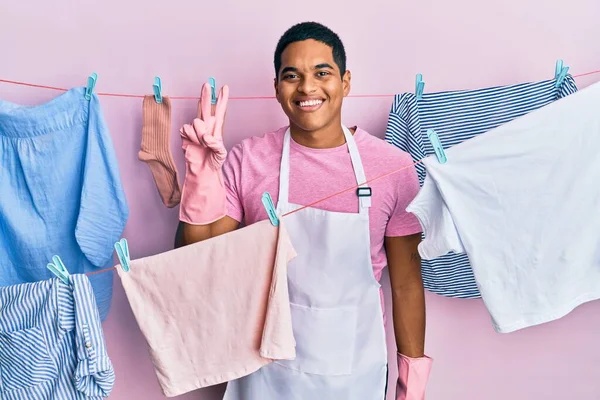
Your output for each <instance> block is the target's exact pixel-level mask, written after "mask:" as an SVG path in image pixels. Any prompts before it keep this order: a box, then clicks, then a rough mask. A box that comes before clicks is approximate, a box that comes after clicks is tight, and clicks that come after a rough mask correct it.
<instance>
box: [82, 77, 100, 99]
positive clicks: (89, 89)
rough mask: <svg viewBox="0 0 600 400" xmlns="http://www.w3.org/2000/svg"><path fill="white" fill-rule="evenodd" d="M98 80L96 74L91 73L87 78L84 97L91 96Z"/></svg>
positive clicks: (88, 97) (89, 97)
mask: <svg viewBox="0 0 600 400" xmlns="http://www.w3.org/2000/svg"><path fill="white" fill-rule="evenodd" d="M97 80H98V74H97V73H95V72H94V73H92V74H91V75H90V76H89V78H88V83H87V87H86V88H85V99H86V100H90V99H91V98H92V93H93V92H94V88H95V87H96V81H97Z"/></svg>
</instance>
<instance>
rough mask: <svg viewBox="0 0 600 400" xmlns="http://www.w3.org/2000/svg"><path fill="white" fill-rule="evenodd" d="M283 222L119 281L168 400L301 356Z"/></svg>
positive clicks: (138, 265) (177, 253)
mask: <svg viewBox="0 0 600 400" xmlns="http://www.w3.org/2000/svg"><path fill="white" fill-rule="evenodd" d="M295 257H296V253H295V250H294V248H293V247H292V244H291V242H290V239H289V237H288V234H287V231H286V230H285V227H284V225H283V220H282V219H280V223H279V227H274V226H273V225H271V223H270V222H269V221H268V220H264V221H261V222H257V223H255V224H252V225H249V226H247V227H244V228H241V229H238V230H236V231H233V232H230V233H227V234H224V235H220V236H216V237H214V238H211V239H209V240H206V241H202V242H198V243H195V244H192V245H188V246H185V247H182V248H179V249H175V250H171V251H168V252H165V253H161V254H158V255H155V256H151V257H146V258H141V259H137V260H132V261H131V262H130V270H129V271H128V272H125V271H123V269H122V268H121V267H120V266H117V271H118V274H119V276H120V278H121V281H122V283H123V287H124V288H125V293H126V295H127V298H128V300H129V303H130V304H131V308H132V310H133V313H134V315H135V318H136V320H137V323H138V325H139V327H140V329H141V331H142V333H143V335H144V337H145V338H146V341H147V343H148V345H149V348H150V355H151V358H152V361H153V363H154V368H155V370H156V375H157V377H158V381H159V383H160V385H161V387H162V390H163V393H164V394H165V396H167V397H172V396H177V395H180V394H183V393H186V392H189V391H192V390H195V389H198V388H201V387H205V386H210V385H216V384H219V383H222V382H227V381H230V380H233V379H236V378H239V377H242V376H245V375H248V374H251V373H252V372H254V371H256V370H258V369H260V368H261V367H262V366H264V365H266V364H268V363H270V362H272V361H273V360H288V359H293V358H295V356H296V352H295V341H294V336H293V331H292V320H291V312H290V303H289V295H288V286H287V263H288V262H289V261H291V260H292V259H293V258H295Z"/></svg>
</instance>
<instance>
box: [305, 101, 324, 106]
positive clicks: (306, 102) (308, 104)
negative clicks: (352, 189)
mask: <svg viewBox="0 0 600 400" xmlns="http://www.w3.org/2000/svg"><path fill="white" fill-rule="evenodd" d="M322 102H323V100H307V101H301V102H300V107H312V106H318V105H319V104H321V103H322Z"/></svg>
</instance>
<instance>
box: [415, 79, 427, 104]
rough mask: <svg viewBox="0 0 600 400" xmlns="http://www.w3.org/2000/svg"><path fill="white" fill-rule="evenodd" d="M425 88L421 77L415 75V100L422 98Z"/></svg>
mask: <svg viewBox="0 0 600 400" xmlns="http://www.w3.org/2000/svg"><path fill="white" fill-rule="evenodd" d="M424 88H425V82H423V75H422V74H417V79H416V83H415V94H416V95H417V99H421V98H422V97H423V89H424Z"/></svg>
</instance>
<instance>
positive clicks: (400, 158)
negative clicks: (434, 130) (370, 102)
mask: <svg viewBox="0 0 600 400" xmlns="http://www.w3.org/2000/svg"><path fill="white" fill-rule="evenodd" d="M286 129H287V126H285V127H282V128H280V129H279V130H277V131H275V132H270V133H267V134H265V135H264V136H262V137H258V136H253V137H250V138H247V139H245V140H243V141H242V142H241V143H239V144H237V145H235V146H234V147H233V148H232V149H231V151H230V152H229V154H228V156H227V160H226V161H225V164H224V167H223V171H224V176H225V185H226V187H227V203H228V204H227V215H229V216H230V217H231V218H233V219H235V220H237V221H239V222H243V223H244V224H246V225H249V224H253V223H255V222H257V221H260V220H263V219H267V218H268V216H267V213H266V211H265V209H264V206H263V204H262V201H261V196H262V194H263V192H265V191H268V192H269V193H270V194H271V197H272V199H273V203H274V204H275V205H277V199H278V194H279V168H280V162H281V151H282V149H283V136H284V134H285V131H286ZM354 139H355V141H356V145H357V146H358V151H359V154H360V157H361V160H362V163H363V167H364V170H365V175H366V177H367V180H370V179H373V178H376V177H379V176H381V175H384V174H387V173H389V172H391V171H394V170H398V169H401V168H403V167H408V166H410V165H412V164H413V160H412V158H411V156H410V155H409V154H408V153H406V152H404V151H402V150H400V149H398V148H396V147H395V146H393V145H391V144H389V143H387V142H385V141H384V140H382V139H379V138H377V137H375V136H373V135H371V134H369V133H368V132H366V131H364V130H362V129H360V128H356V131H355V133H354ZM368 185H369V186H370V187H371V188H372V200H371V201H372V205H371V208H370V209H369V219H370V221H369V223H370V234H371V260H372V262H373V270H374V271H373V272H374V275H375V278H376V279H377V280H380V279H381V274H382V270H383V269H384V268H385V266H386V265H387V259H386V254H385V248H384V237H385V236H404V235H410V234H414V233H418V232H421V225H420V223H419V221H418V219H417V218H416V217H415V215H414V214H411V213H408V212H406V211H405V210H406V207H407V206H408V204H409V203H410V202H411V201H412V200H413V199H414V198H415V196H416V195H417V193H418V192H419V178H418V176H417V171H416V169H415V167H414V166H413V167H409V168H406V169H404V170H402V171H400V172H397V173H394V174H391V175H388V176H386V177H384V178H381V179H377V180H376V181H374V182H371V183H369V184H368ZM354 186H356V178H355V176H354V170H353V168H352V162H351V160H350V154H349V153H348V147H347V145H346V144H343V145H341V146H338V147H335V148H329V149H313V148H308V147H305V146H302V145H300V144H298V143H296V142H295V141H294V140H293V139H292V140H291V141H290V189H289V190H290V193H289V201H290V203H294V204H299V205H306V204H310V203H313V202H315V201H317V200H321V199H323V198H325V197H327V196H330V195H332V194H334V193H337V192H340V191H342V190H346V189H348V188H351V187H354ZM312 207H314V208H320V209H324V210H328V211H336V212H358V197H357V195H356V191H354V190H352V191H347V192H345V193H343V194H340V195H337V196H335V197H332V198H330V199H327V200H325V201H323V202H320V203H318V204H315V205H314V206H312ZM340 234H343V232H340Z"/></svg>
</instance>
